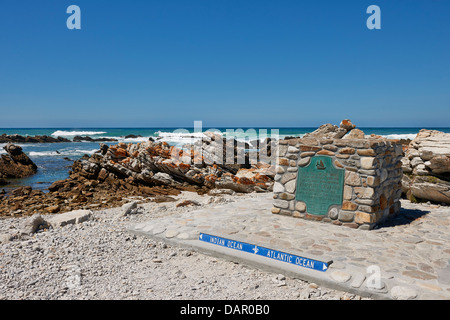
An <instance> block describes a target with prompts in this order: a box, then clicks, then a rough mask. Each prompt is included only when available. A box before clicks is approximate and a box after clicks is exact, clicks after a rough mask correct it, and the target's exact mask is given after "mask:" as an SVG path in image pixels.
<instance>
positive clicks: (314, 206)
mask: <svg viewBox="0 0 450 320" xmlns="http://www.w3.org/2000/svg"><path fill="white" fill-rule="evenodd" d="M344 175H345V170H344V169H339V168H336V167H335V166H334V165H333V159H332V158H331V157H328V156H314V157H312V158H311V161H310V164H309V165H308V166H307V167H299V168H298V175H297V191H296V196H295V199H296V200H297V201H303V202H304V203H305V204H306V212H308V213H309V214H312V215H327V214H328V211H329V210H330V209H332V208H335V207H336V206H342V197H343V192H344Z"/></svg>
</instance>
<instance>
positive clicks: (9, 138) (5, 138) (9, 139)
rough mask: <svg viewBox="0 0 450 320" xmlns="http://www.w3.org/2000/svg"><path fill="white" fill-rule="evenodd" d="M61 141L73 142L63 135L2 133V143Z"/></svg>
mask: <svg viewBox="0 0 450 320" xmlns="http://www.w3.org/2000/svg"><path fill="white" fill-rule="evenodd" d="M60 142H71V141H70V140H69V139H66V138H62V137H56V138H53V137H50V136H46V135H43V136H34V137H33V136H26V137H24V136H21V135H18V134H12V135H7V134H2V135H0V143H60Z"/></svg>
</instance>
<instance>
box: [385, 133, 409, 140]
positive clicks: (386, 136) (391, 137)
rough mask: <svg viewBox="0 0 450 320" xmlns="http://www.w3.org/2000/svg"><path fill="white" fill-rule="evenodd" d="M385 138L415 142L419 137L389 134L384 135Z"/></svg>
mask: <svg viewBox="0 0 450 320" xmlns="http://www.w3.org/2000/svg"><path fill="white" fill-rule="evenodd" d="M382 136H383V137H385V138H387V139H411V140H414V139H415V138H416V136H417V134H416V133H405V134H387V135H382Z"/></svg>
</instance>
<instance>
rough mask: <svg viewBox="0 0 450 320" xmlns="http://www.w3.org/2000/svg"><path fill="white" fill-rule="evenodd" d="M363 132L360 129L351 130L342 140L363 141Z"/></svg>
mask: <svg viewBox="0 0 450 320" xmlns="http://www.w3.org/2000/svg"><path fill="white" fill-rule="evenodd" d="M364 138H365V134H364V131H362V130H360V129H353V130H351V131H350V132H349V133H348V134H346V135H345V136H344V139H364Z"/></svg>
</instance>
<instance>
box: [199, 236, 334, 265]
mask: <svg viewBox="0 0 450 320" xmlns="http://www.w3.org/2000/svg"><path fill="white" fill-rule="evenodd" d="M199 240H201V241H204V242H207V243H210V244H215V245H218V246H222V247H226V248H230V249H234V250H239V251H243V252H248V253H252V254H256V255H259V256H263V257H266V258H270V259H273V260H278V261H283V262H287V263H291V264H294V265H297V266H300V267H304V268H308V269H314V270H317V271H322V272H325V271H327V269H328V263H327V262H323V261H318V260H313V259H308V258H304V257H300V256H297V255H294V254H290V253H286V252H281V251H277V250H272V249H268V248H265V247H261V246H257V245H254V244H249V243H245V242H240V241H235V240H230V239H225V238H221V237H217V236H212V235H209V234H206V233H200V236H199Z"/></svg>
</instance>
